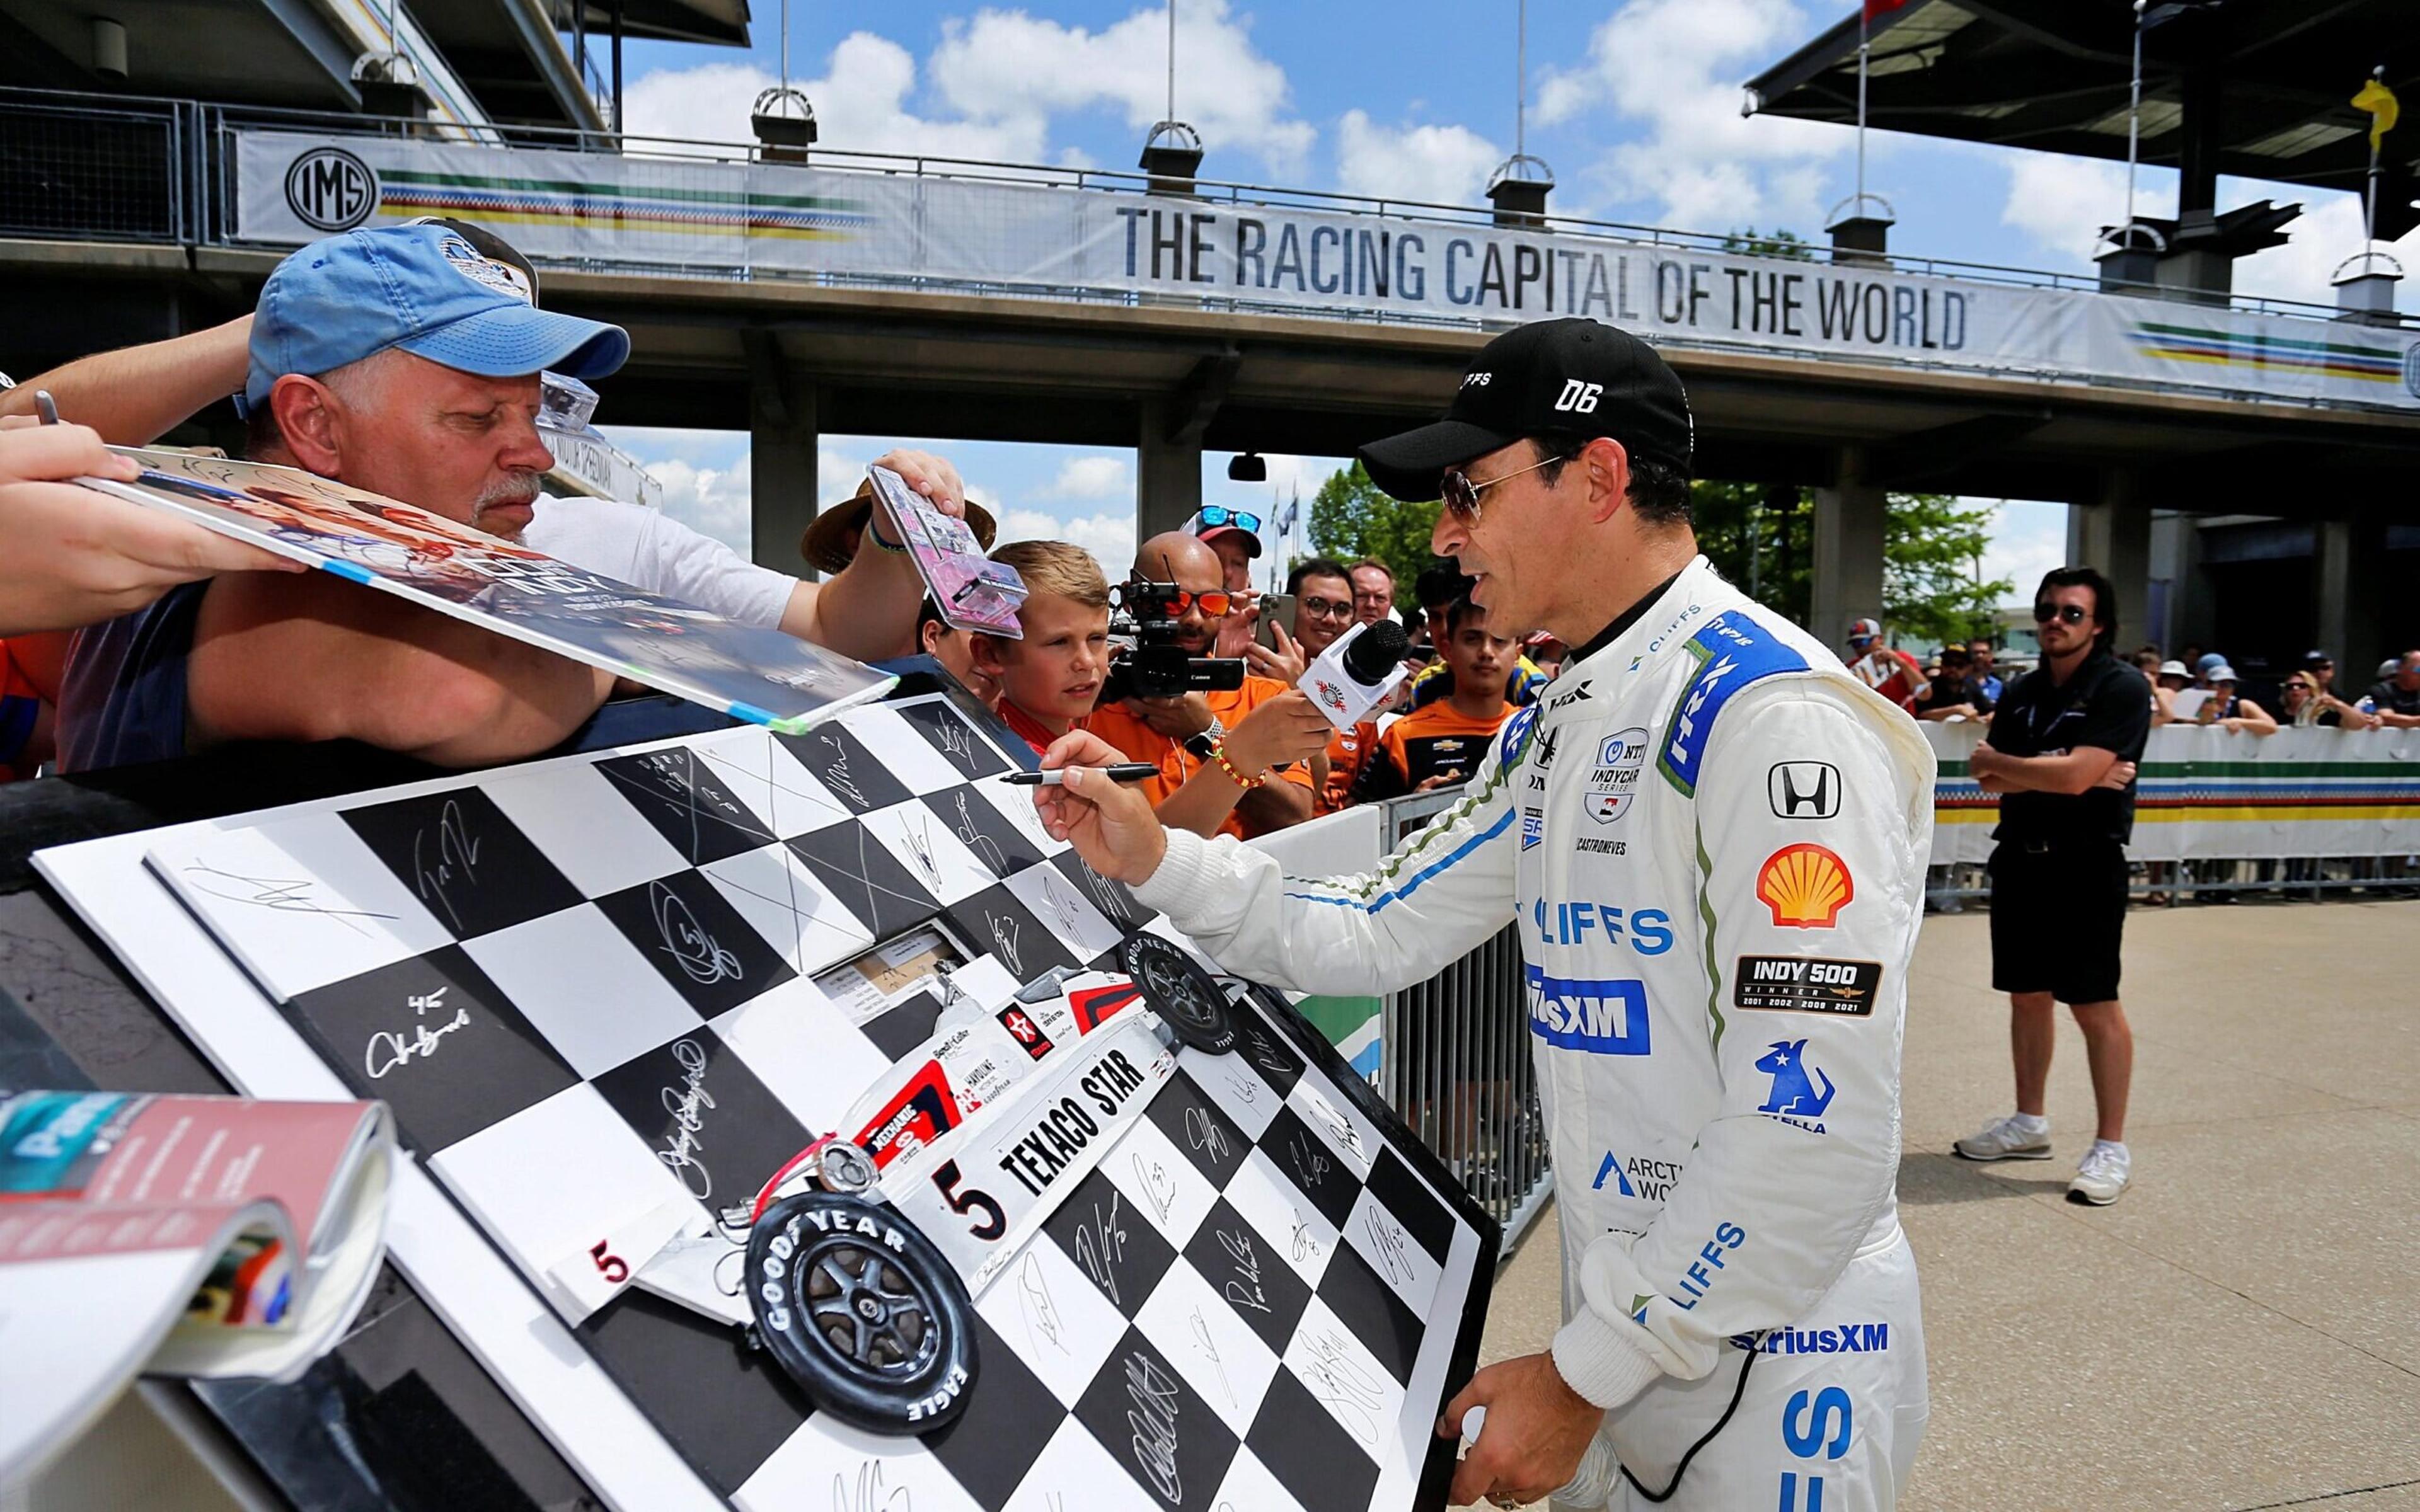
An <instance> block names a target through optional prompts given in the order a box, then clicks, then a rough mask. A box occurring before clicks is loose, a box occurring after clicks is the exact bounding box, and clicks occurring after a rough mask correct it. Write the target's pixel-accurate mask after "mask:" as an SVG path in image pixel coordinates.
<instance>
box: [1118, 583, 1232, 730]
mask: <svg viewBox="0 0 2420 1512" xmlns="http://www.w3.org/2000/svg"><path fill="white" fill-rule="evenodd" d="M1190 602H1191V595H1190V594H1187V592H1186V591H1185V590H1184V589H1182V588H1179V587H1177V586H1176V585H1175V584H1174V583H1156V582H1146V581H1143V580H1141V579H1136V580H1135V581H1133V582H1127V583H1120V584H1118V585H1117V586H1115V587H1113V588H1111V589H1110V590H1109V609H1110V618H1109V629H1110V632H1111V633H1112V634H1115V635H1124V636H1131V637H1133V639H1134V644H1132V645H1131V646H1128V647H1125V648H1123V649H1121V650H1119V651H1118V652H1116V653H1115V654H1114V655H1113V656H1112V657H1111V658H1110V661H1109V676H1108V678H1107V679H1105V680H1104V681H1103V682H1102V684H1101V702H1104V703H1114V702H1117V701H1118V700H1120V699H1130V698H1141V699H1165V698H1182V697H1183V696H1184V695H1186V694H1187V693H1223V692H1233V690H1234V689H1236V688H1239V687H1243V686H1244V663H1243V661H1242V659H1241V658H1240V657H1235V656H1187V655H1186V652H1185V648H1184V647H1183V646H1181V645H1179V644H1177V642H1176V637H1177V634H1178V631H1177V616H1178V615H1180V614H1182V613H1184V612H1185V609H1186V607H1187V605H1188V604H1189V603H1190Z"/></svg>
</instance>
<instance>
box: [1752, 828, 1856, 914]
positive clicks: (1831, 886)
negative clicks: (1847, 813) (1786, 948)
mask: <svg viewBox="0 0 2420 1512" xmlns="http://www.w3.org/2000/svg"><path fill="white" fill-rule="evenodd" d="M1756 895H1757V897H1758V898H1759V899H1761V901H1762V902H1763V903H1764V905H1765V906H1766V907H1767V908H1770V909H1771V910H1773V921H1774V923H1775V924H1776V925H1779V926H1782V927H1785V928H1789V929H1830V928H1831V927H1832V924H1833V921H1834V920H1835V919H1837V918H1839V917H1840V910H1841V909H1842V908H1845V907H1847V906H1848V904H1849V901H1850V900H1851V899H1853V898H1854V897H1856V895H1857V885H1856V883H1855V882H1854V880H1853V879H1852V878H1851V877H1850V875H1849V867H1848V863H1847V862H1845V861H1843V860H1841V859H1840V858H1839V857H1838V856H1835V855H1833V854H1832V853H1831V852H1830V851H1828V850H1826V849H1825V848H1823V846H1821V845H1804V844H1802V845H1785V846H1783V847H1782V848H1781V849H1779V850H1777V851H1776V852H1774V853H1773V854H1772V855H1771V856H1766V857H1765V858H1764V865H1763V866H1762V867H1761V868H1759V869H1758V871H1757V873H1756Z"/></svg>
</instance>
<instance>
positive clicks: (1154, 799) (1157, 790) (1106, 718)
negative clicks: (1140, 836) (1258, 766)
mask: <svg viewBox="0 0 2420 1512" xmlns="http://www.w3.org/2000/svg"><path fill="white" fill-rule="evenodd" d="M1285 691H1286V685H1285V684H1283V683H1280V682H1278V681H1277V680H1276V679H1274V678H1269V677H1246V678H1245V679H1244V686H1243V687H1239V688H1236V689H1235V690H1234V691H1233V692H1232V693H1205V694H1203V695H1202V697H1203V698H1204V699H1206V700H1208V701H1209V703H1210V712H1211V713H1212V714H1214V715H1216V716H1217V717H1218V722H1219V723H1220V724H1222V725H1224V726H1226V727H1227V728H1228V729H1230V730H1233V728H1235V725H1236V723H1237V722H1238V721H1239V720H1241V719H1242V718H1243V717H1244V716H1245V715H1247V714H1249V713H1251V712H1252V711H1253V710H1254V709H1257V708H1259V707H1260V706H1261V705H1262V704H1264V703H1265V702H1268V701H1269V700H1271V699H1273V698H1276V697H1277V696H1278V695H1280V694H1281V693H1283V692H1285ZM1084 728H1085V729H1087V730H1090V731H1091V732H1093V733H1094V734H1096V735H1098V736H1100V737H1101V738H1102V739H1103V740H1106V741H1108V742H1109V744H1110V745H1112V746H1115V747H1116V748H1118V749H1120V750H1121V751H1124V752H1125V756H1126V759H1127V760H1128V761H1135V762H1149V763H1150V764H1152V765H1154V766H1156V767H1158V768H1159V775H1157V776H1156V777H1147V778H1145V779H1142V780H1141V781H1140V782H1139V783H1137V784H1135V785H1136V786H1137V787H1138V788H1139V789H1140V790H1141V792H1142V795H1143V796H1144V797H1145V798H1148V799H1149V800H1151V806H1152V807H1153V808H1155V809H1156V808H1158V807H1159V806H1160V804H1162V803H1163V802H1165V801H1166V800H1167V798H1168V796H1169V795H1170V794H1172V793H1174V792H1175V791H1176V790H1177V789H1178V788H1181V787H1183V786H1184V785H1185V779H1187V778H1188V777H1191V776H1192V775H1193V774H1194V773H1196V772H1198V771H1200V770H1201V769H1202V762H1201V761H1200V760H1198V759H1196V758H1195V757H1193V756H1191V755H1188V754H1187V752H1186V749H1185V748H1184V747H1183V746H1182V745H1180V744H1178V743H1177V742H1175V741H1173V740H1171V739H1169V738H1168V737H1167V736H1166V735H1163V734H1160V733H1158V732H1156V731H1155V730H1153V729H1152V727H1151V726H1149V725H1147V724H1145V723H1143V722H1142V721H1141V720H1140V719H1138V718H1136V717H1134V716H1133V715H1131V714H1128V713H1127V712H1126V709H1125V704H1123V703H1104V704H1102V705H1101V706H1100V707H1099V708H1097V709H1094V711H1093V712H1092V713H1091V714H1090V715H1088V716H1087V717H1085V719H1084ZM1245 775H1246V776H1247V777H1249V776H1250V775H1251V774H1250V773H1249V772H1248V773H1246V774H1245ZM1278 779H1279V780H1280V781H1285V782H1295V783H1299V784H1301V785H1302V786H1303V787H1305V788H1309V787H1310V786H1311V773H1310V772H1309V771H1308V770H1307V769H1306V766H1305V764H1303V763H1301V762H1296V763H1295V764H1293V765H1292V766H1289V767H1287V768H1286V769H1285V770H1284V771H1283V772H1281V773H1280V774H1278ZM1218 832H1219V833H1220V834H1222V835H1233V836H1234V837H1235V838H1236V839H1237V840H1245V839H1249V833H1248V832H1247V830H1246V829H1245V827H1244V822H1243V819H1242V818H1241V817H1240V816H1239V815H1236V814H1232V813H1231V814H1229V815H1228V816H1227V822H1226V823H1225V824H1223V825H1219V826H1218Z"/></svg>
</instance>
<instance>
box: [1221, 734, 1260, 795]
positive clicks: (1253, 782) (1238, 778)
mask: <svg viewBox="0 0 2420 1512" xmlns="http://www.w3.org/2000/svg"><path fill="white" fill-rule="evenodd" d="M1210 759H1211V760H1212V761H1214V762H1217V763H1218V770H1220V771H1222V772H1224V773H1226V774H1227V776H1228V778H1229V779H1231V780H1232V781H1233V782H1234V784H1235V785H1236V786H1237V787H1239V788H1242V789H1243V790H1244V791H1245V792H1247V793H1249V792H1251V791H1252V790H1253V789H1254V788H1257V787H1259V786H1261V785H1262V784H1263V783H1264V782H1266V781H1267V780H1268V779H1267V778H1265V777H1246V776H1245V775H1244V774H1243V773H1241V772H1239V771H1237V770H1236V769H1235V764H1234V763H1233V762H1231V761H1229V760H1228V759H1227V748H1226V747H1225V746H1223V745H1214V746H1212V747H1211V748H1210Z"/></svg>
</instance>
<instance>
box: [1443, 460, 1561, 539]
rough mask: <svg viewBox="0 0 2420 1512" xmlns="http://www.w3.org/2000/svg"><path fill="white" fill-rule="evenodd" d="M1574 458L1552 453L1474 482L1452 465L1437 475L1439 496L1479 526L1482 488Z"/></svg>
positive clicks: (1454, 513) (1469, 522)
mask: <svg viewBox="0 0 2420 1512" xmlns="http://www.w3.org/2000/svg"><path fill="white" fill-rule="evenodd" d="M1570 460H1571V457H1570V455H1568V454H1565V455H1560V456H1550V457H1547V458H1546V459H1545V460H1544V461H1542V462H1532V463H1530V464H1529V465H1528V467H1526V468H1516V469H1514V470H1513V471H1511V472H1506V473H1502V474H1499V475H1498V476H1497V477H1493V478H1481V479H1479V480H1478V481H1476V482H1474V481H1472V479H1471V476H1470V474H1469V473H1467V472H1465V471H1462V469H1460V468H1448V469H1446V470H1445V471H1443V472H1440V473H1438V474H1437V497H1438V498H1439V499H1441V500H1443V501H1445V507H1446V509H1447V510H1448V511H1449V512H1450V514H1451V515H1452V516H1453V517H1454V518H1456V519H1458V520H1460V521H1462V522H1463V523H1464V524H1466V525H1476V524H1478V523H1479V490H1481V488H1493V487H1495V486H1497V484H1499V483H1510V482H1512V480H1513V479H1514V478H1517V477H1519V476H1520V475H1521V474H1522V473H1524V472H1535V471H1538V470H1539V469H1540V468H1544V467H1552V466H1554V465H1555V464H1556V463H1558V462H1568V461H1570Z"/></svg>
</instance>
